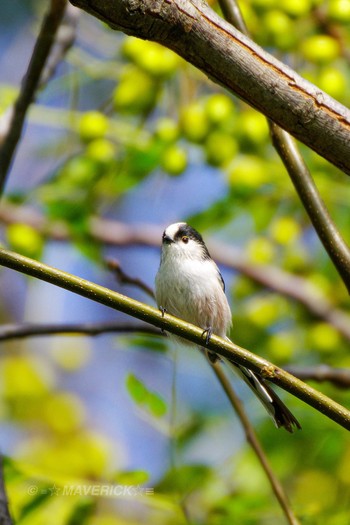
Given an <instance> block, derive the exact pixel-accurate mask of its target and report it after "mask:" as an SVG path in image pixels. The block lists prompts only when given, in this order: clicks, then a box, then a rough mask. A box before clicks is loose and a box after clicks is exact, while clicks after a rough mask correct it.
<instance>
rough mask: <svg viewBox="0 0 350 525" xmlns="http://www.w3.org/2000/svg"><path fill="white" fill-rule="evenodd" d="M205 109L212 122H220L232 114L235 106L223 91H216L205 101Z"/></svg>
mask: <svg viewBox="0 0 350 525" xmlns="http://www.w3.org/2000/svg"><path fill="white" fill-rule="evenodd" d="M205 111H206V114H207V117H208V119H209V121H210V122H211V123H212V124H220V123H222V122H224V121H226V120H228V119H229V118H230V117H231V116H232V114H233V113H234V111H235V107H234V104H233V102H232V100H231V99H230V97H228V96H227V95H225V94H224V93H216V94H215V95H211V96H210V97H209V98H208V100H207V101H206V104H205Z"/></svg>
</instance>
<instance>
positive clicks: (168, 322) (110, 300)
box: [0, 248, 350, 430]
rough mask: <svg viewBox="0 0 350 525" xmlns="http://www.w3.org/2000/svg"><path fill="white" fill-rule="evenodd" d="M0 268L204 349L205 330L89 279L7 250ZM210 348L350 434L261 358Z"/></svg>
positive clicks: (349, 420)
mask: <svg viewBox="0 0 350 525" xmlns="http://www.w3.org/2000/svg"><path fill="white" fill-rule="evenodd" d="M0 265H2V266H5V267H7V268H12V269H13V270H16V271H18V272H20V273H23V274H25V275H30V276H32V277H35V278H37V279H40V280H42V281H45V282H48V283H51V284H53V285H55V286H59V287H61V288H64V289H65V290H68V291H70V292H73V293H76V294H78V295H81V296H82V297H86V298H88V299H90V300H92V301H96V302H98V303H101V304H104V305H105V306H108V307H110V308H114V309H115V310H118V311H120V312H124V313H126V314H128V315H131V316H132V317H135V318H137V319H140V320H142V321H145V322H147V323H150V324H152V325H153V326H157V327H158V328H161V329H163V330H165V331H168V332H171V333H173V334H175V335H178V336H180V337H183V338H184V339H186V340H188V341H192V342H193V343H195V344H196V345H198V346H203V329H202V328H199V327H196V326H194V325H191V324H190V323H187V322H185V321H183V320H181V319H178V318H176V317H173V316H171V315H169V314H164V312H160V311H159V309H157V308H153V307H151V306H149V305H146V304H144V303H141V302H139V301H135V300H134V299H131V298H130V297H126V296H125V295H121V294H119V293H117V292H114V291H112V290H109V289H108V288H104V287H103V286H99V285H97V284H95V283H92V282H91V281H87V280H86V279H82V278H80V277H77V276H75V275H72V274H70V273H68V272H63V271H62V270H58V269H57V268H53V267H52V266H48V265H47V264H44V263H40V262H38V261H34V260H33V259H30V258H29V257H24V256H23V255H19V254H17V253H14V252H11V251H9V250H5V249H4V248H0ZM207 348H208V350H212V351H213V352H214V353H217V354H219V355H222V356H224V357H226V358H228V359H229V360H230V361H232V362H233V363H235V364H239V365H242V366H245V367H247V368H249V369H251V370H252V371H253V372H256V373H258V374H260V375H261V376H262V377H264V378H265V379H266V380H268V381H271V382H273V383H275V384H276V385H278V386H280V387H281V388H283V389H284V390H287V391H288V392H290V393H291V394H293V395H294V396H296V397H298V398H299V399H301V400H302V401H304V402H305V403H307V404H309V405H310V406H312V407H313V408H315V409H316V410H318V411H319V412H321V413H322V414H324V415H325V416H327V417H329V418H330V419H332V420H333V421H335V422H336V423H338V424H339V425H341V426H342V427H344V428H346V429H348V430H350V411H349V410H347V409H346V408H345V407H343V406H341V405H339V404H338V403H336V402H335V401H333V400H332V399H330V398H329V397H327V396H325V395H324V394H322V393H321V392H318V391H317V390H315V389H314V388H312V387H310V386H309V385H307V384H306V383H303V382H302V381H300V380H299V379H297V378H295V377H294V376H292V375H291V374H288V373H287V372H285V371H284V370H283V369H281V368H278V367H277V366H275V365H274V364H272V363H270V362H269V361H267V360H266V359H263V358H261V357H258V356H257V355H255V354H252V353H251V352H249V351H248V350H245V349H244V348H242V347H240V346H238V345H236V344H234V343H232V342H231V341H226V340H224V339H221V338H220V337H217V336H215V335H213V336H212V337H211V339H210V341H209V342H208V344H207Z"/></svg>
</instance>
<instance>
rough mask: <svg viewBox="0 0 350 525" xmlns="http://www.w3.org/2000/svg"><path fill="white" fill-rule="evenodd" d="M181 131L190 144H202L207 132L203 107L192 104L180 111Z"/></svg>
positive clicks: (207, 125) (206, 119)
mask: <svg viewBox="0 0 350 525" xmlns="http://www.w3.org/2000/svg"><path fill="white" fill-rule="evenodd" d="M180 127H181V130H182V132H183V134H184V136H185V137H186V139H187V140H189V141H190V142H203V140H204V139H205V137H206V136H207V135H208V132H209V121H208V117H207V113H206V111H205V109H204V107H203V105H201V104H199V103H193V104H191V105H189V106H186V107H185V108H183V109H182V111H181V115H180Z"/></svg>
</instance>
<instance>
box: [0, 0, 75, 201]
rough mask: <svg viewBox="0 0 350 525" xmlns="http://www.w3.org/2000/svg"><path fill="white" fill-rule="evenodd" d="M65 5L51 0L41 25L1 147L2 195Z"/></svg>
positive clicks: (0, 180) (0, 177)
mask: <svg viewBox="0 0 350 525" xmlns="http://www.w3.org/2000/svg"><path fill="white" fill-rule="evenodd" d="M66 5H67V0H51V2H50V6H49V8H48V11H47V14H46V16H45V18H44V20H43V23H42V25H41V28H40V33H39V35H38V38H37V41H36V43H35V47H34V51H33V54H32V58H31V60H30V63H29V66H28V70H27V73H26V76H25V77H24V79H23V84H22V87H21V91H20V93H19V96H18V99H17V101H16V103H15V105H14V108H13V112H12V116H11V121H10V127H9V130H8V133H7V134H6V136H5V138H4V140H3V142H2V144H1V146H0V195H1V194H2V193H3V190H4V186H5V183H6V177H7V174H8V171H9V169H10V166H11V163H12V160H13V157H14V154H15V151H16V147H17V144H18V142H19V140H20V138H21V135H22V130H23V125H24V120H25V117H26V113H27V110H28V108H29V106H30V104H31V103H32V102H33V99H34V96H35V93H36V91H37V89H38V86H39V83H40V79H41V75H42V72H43V70H44V67H45V64H46V62H47V59H48V57H49V54H50V51H51V48H52V46H53V44H54V42H55V37H56V33H57V30H58V28H59V26H60V24H61V21H62V18H63V15H64V11H65V8H66Z"/></svg>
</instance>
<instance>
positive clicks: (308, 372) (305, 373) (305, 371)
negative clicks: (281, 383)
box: [286, 365, 350, 388]
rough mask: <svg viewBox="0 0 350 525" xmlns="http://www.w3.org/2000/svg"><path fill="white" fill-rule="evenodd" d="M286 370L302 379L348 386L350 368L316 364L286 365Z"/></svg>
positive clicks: (341, 386) (349, 382)
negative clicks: (302, 365) (305, 365)
mask: <svg viewBox="0 0 350 525" xmlns="http://www.w3.org/2000/svg"><path fill="white" fill-rule="evenodd" d="M286 370H288V372H290V373H291V374H293V375H294V376H295V377H298V378H299V379H302V380H303V381H307V380H311V381H317V382H319V383H322V382H324V381H328V382H329V383H332V384H333V385H335V386H336V387H338V388H349V387H350V369H348V368H333V367H331V366H328V365H317V366H310V367H306V368H305V367H303V368H301V367H295V366H288V367H286Z"/></svg>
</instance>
